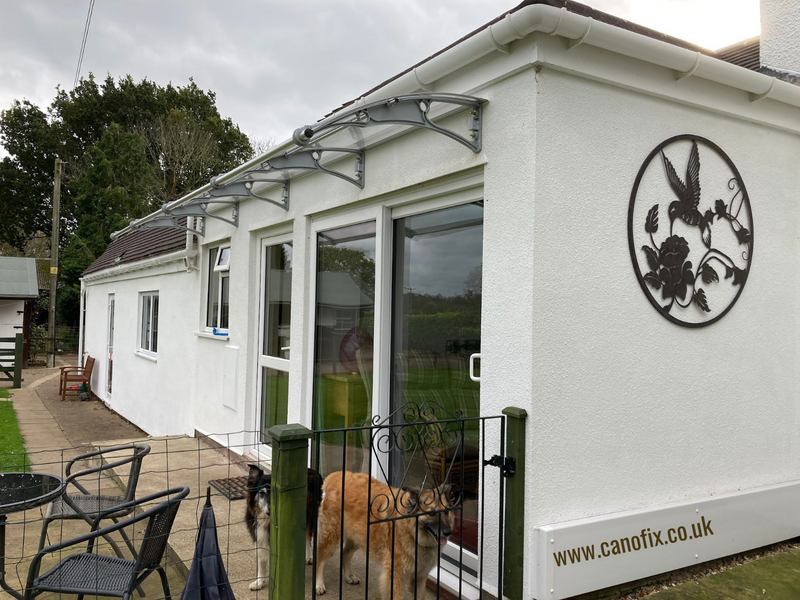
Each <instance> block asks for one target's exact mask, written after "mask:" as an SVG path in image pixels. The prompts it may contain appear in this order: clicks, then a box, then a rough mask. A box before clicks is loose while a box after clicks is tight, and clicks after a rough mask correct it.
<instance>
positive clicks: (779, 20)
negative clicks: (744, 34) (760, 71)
mask: <svg viewBox="0 0 800 600" xmlns="http://www.w3.org/2000/svg"><path fill="white" fill-rule="evenodd" d="M761 66H762V67H767V68H768V69H772V70H775V71H784V72H786V71H788V72H790V73H792V74H800V1H799V0H761Z"/></svg>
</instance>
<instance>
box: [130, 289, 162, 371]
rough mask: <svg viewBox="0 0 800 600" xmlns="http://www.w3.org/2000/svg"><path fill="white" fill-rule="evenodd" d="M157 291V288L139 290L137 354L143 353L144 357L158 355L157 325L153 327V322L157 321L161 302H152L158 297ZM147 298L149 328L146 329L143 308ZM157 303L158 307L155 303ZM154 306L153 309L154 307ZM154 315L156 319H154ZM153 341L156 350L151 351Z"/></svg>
mask: <svg viewBox="0 0 800 600" xmlns="http://www.w3.org/2000/svg"><path fill="white" fill-rule="evenodd" d="M158 297H159V293H158V290H151V291H147V292H141V293H140V294H139V323H138V324H139V335H138V336H137V337H138V342H139V343H138V349H137V351H136V352H137V354H140V355H143V356H144V357H146V358H156V357H157V356H158V327H156V328H155V330H154V328H153V323H154V322H157V319H158V308H159V307H160V306H161V302H160V301H159V302H153V299H154V298H158ZM147 299H149V309H148V314H147V317H148V318H149V328H147V331H145V329H146V324H145V314H144V311H145V308H146V306H147V304H148V302H147ZM156 304H158V307H155V305H156ZM154 307H155V309H154ZM154 317H155V319H156V321H154ZM153 342H155V346H156V350H155V351H153V350H152V348H153Z"/></svg>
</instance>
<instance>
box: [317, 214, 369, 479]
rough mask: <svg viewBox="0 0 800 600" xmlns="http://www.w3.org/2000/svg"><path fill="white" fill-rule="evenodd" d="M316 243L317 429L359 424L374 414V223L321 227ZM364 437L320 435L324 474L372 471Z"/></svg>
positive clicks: (364, 422) (342, 434)
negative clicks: (340, 471)
mask: <svg viewBox="0 0 800 600" xmlns="http://www.w3.org/2000/svg"><path fill="white" fill-rule="evenodd" d="M316 241H317V297H316V331H315V335H314V409H313V410H314V429H341V428H344V427H357V426H360V425H365V424H368V423H369V421H370V419H371V417H372V354H373V353H372V340H373V332H374V317H375V222H374V221H371V222H368V223H360V224H358V225H351V226H348V227H342V228H339V229H333V230H328V231H322V232H319V233H318V234H317V240H316ZM362 437H363V436H360V435H358V434H355V433H350V434H348V435H347V439H345V434H344V433H343V432H336V433H329V434H325V435H323V436H321V439H320V444H321V447H320V448H319V451H320V455H319V456H320V465H319V467H320V471H321V472H322V474H323V475H327V474H328V473H330V472H332V471H337V470H342V468H344V467H346V469H347V470H351V471H363V472H368V471H369V465H368V464H367V463H368V458H367V446H368V444H369V439H368V435H367V439H366V440H364V439H362ZM345 448H346V450H347V455H346V457H345V455H344V452H345Z"/></svg>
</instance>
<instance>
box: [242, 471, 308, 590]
mask: <svg viewBox="0 0 800 600" xmlns="http://www.w3.org/2000/svg"><path fill="white" fill-rule="evenodd" d="M248 466H249V467H250V473H249V475H248V478H247V509H246V513H245V522H246V523H247V530H248V531H249V532H250V537H251V538H253V542H254V543H255V546H256V561H257V562H258V574H257V576H256V580H255V581H254V582H253V583H251V584H250V589H251V590H253V591H255V590H260V589H261V588H263V587H264V586H265V585H266V583H267V577H268V576H269V567H268V566H267V557H268V556H269V527H270V520H269V510H270V500H271V494H272V474H271V473H265V472H264V471H263V470H262V469H261V467H259V466H258V465H248ZM321 500H322V477H321V476H320V475H319V473H317V472H316V471H315V470H314V469H309V470H308V496H307V499H306V563H307V564H309V565H310V564H311V559H312V548H311V540H312V538H313V536H314V523H315V521H316V519H317V511H318V510H319V504H320V502H321Z"/></svg>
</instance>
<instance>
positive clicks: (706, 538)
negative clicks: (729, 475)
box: [534, 482, 800, 600]
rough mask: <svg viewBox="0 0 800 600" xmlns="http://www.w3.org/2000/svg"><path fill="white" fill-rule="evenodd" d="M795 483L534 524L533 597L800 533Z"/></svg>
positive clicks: (581, 589) (548, 597) (564, 594)
mask: <svg viewBox="0 0 800 600" xmlns="http://www.w3.org/2000/svg"><path fill="white" fill-rule="evenodd" d="M798 506H800V482H791V483H785V484H781V485H776V486H770V487H764V488H757V489H754V490H748V491H746V492H737V493H734V494H725V495H721V496H714V497H710V498H705V499H702V500H697V501H688V502H681V503H676V504H669V505H666V506H661V507H658V508H651V509H643V510H637V511H631V512H625V513H617V514H613V515H607V516H602V517H593V518H590V519H581V520H579V521H569V522H565V523H558V524H555V525H547V526H545V527H539V528H537V529H536V537H535V546H536V549H535V552H534V560H535V561H536V563H535V570H534V581H535V584H534V586H535V587H534V589H535V594H536V595H535V598H536V600H557V599H559V598H569V597H570V596H575V595H577V594H582V593H585V592H590V591H593V590H599V589H603V588H606V587H609V586H613V585H618V584H620V583H625V582H627V581H635V580H637V579H642V578H644V577H650V576H652V575H657V574H659V573H665V572H667V571H673V570H675V569H680V568H683V567H687V566H690V565H694V564H698V563H702V562H705V561H709V560H713V559H715V558H721V557H723V556H728V555H731V554H736V553H738V552H744V551H745V550H750V549H752V548H758V547H760V546H766V545H768V544H772V543H775V542H779V541H782V540H786V539H789V538H792V537H796V536H799V535H800V511H798Z"/></svg>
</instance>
